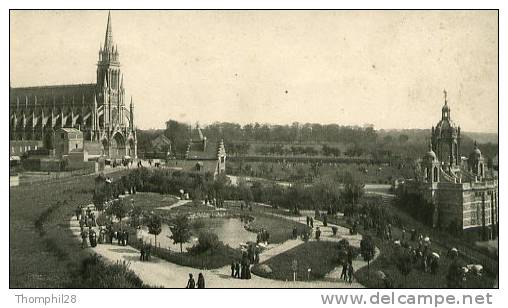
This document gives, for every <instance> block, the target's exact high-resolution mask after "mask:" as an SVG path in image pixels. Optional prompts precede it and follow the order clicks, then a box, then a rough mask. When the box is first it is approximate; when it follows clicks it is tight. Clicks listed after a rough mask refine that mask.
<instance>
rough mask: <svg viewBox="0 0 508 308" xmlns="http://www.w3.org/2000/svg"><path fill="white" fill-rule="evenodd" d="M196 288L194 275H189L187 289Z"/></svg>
mask: <svg viewBox="0 0 508 308" xmlns="http://www.w3.org/2000/svg"><path fill="white" fill-rule="evenodd" d="M195 287H196V282H195V281H194V278H192V274H189V280H188V281H187V286H186V287H185V288H186V289H194V288H195Z"/></svg>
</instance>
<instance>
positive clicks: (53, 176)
mask: <svg viewBox="0 0 508 308" xmlns="http://www.w3.org/2000/svg"><path fill="white" fill-rule="evenodd" d="M94 172H95V166H90V167H87V168H82V169H76V170H71V171H63V172H50V173H48V174H41V175H40V176H36V177H35V176H30V177H23V176H22V175H20V176H19V185H20V186H24V185H32V184H37V183H41V182H48V181H58V180H60V179H65V178H70V177H73V176H81V175H87V174H92V173H94Z"/></svg>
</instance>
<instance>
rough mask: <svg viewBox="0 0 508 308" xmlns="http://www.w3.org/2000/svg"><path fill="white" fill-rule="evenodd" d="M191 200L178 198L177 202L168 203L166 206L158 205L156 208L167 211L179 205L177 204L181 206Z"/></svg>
mask: <svg viewBox="0 0 508 308" xmlns="http://www.w3.org/2000/svg"><path fill="white" fill-rule="evenodd" d="M189 202H191V200H178V201H177V202H175V203H173V204H171V205H168V206H163V207H158V208H157V209H158V210H166V211H169V210H171V209H174V208H175V207H179V206H182V205H185V204H187V203H189Z"/></svg>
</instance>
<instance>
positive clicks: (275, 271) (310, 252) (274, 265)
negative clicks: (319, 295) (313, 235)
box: [252, 241, 339, 280]
mask: <svg viewBox="0 0 508 308" xmlns="http://www.w3.org/2000/svg"><path fill="white" fill-rule="evenodd" d="M338 258H339V250H338V247H337V243H335V242H329V241H321V242H317V241H312V242H306V243H303V244H301V245H299V246H297V247H295V248H293V249H290V250H288V251H286V252H284V253H282V254H280V255H277V256H275V257H272V258H270V259H268V260H267V261H265V262H263V263H260V264H256V265H255V266H253V268H252V272H253V273H254V274H256V275H258V276H261V277H265V278H269V279H275V280H292V279H293V269H292V264H293V260H296V261H297V264H298V266H297V280H319V279H323V278H324V277H325V275H326V274H328V273H329V272H330V271H332V270H333V269H334V268H335V267H337V266H339V263H338ZM264 265H267V266H269V267H270V268H271V269H272V272H271V273H266V272H265V271H264V270H263V269H262V268H263V266H264ZM309 268H310V269H311V271H310V275H309V276H308V269H309Z"/></svg>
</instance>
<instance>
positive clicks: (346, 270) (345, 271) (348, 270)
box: [340, 262, 355, 283]
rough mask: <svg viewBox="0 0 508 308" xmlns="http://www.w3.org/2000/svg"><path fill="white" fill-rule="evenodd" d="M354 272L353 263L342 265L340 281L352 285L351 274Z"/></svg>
mask: <svg viewBox="0 0 508 308" xmlns="http://www.w3.org/2000/svg"><path fill="white" fill-rule="evenodd" d="M354 272H355V270H354V268H353V263H349V262H346V263H344V264H342V273H341V274H340V279H342V280H344V281H347V282H349V283H353V273H354Z"/></svg>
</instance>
